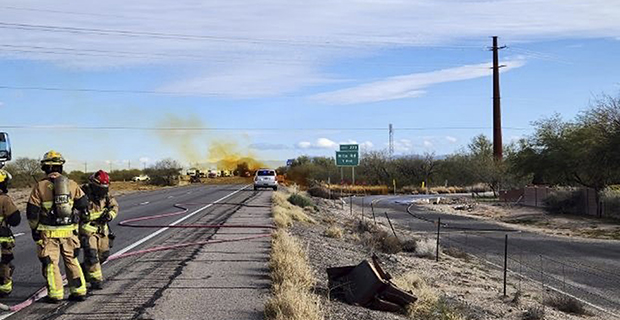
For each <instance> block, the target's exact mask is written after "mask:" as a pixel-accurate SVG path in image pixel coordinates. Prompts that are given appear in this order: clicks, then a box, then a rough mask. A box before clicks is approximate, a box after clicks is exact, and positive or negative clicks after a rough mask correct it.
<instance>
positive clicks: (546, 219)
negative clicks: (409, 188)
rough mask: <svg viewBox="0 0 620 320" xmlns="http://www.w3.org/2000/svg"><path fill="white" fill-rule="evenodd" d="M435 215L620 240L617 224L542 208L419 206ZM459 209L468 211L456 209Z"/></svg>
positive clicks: (492, 204)
mask: <svg viewBox="0 0 620 320" xmlns="http://www.w3.org/2000/svg"><path fill="white" fill-rule="evenodd" d="M420 205H421V206H423V207H425V208H427V209H429V210H433V211H438V212H443V213H448V214H455V215H463V216H472V217H477V218H483V219H491V220H494V221H497V222H500V223H506V224H509V225H510V227H512V228H517V229H521V230H527V231H536V232H543V233H546V234H551V235H556V236H569V237H583V238H593V239H613V240H620V221H619V220H613V219H601V218H595V217H589V216H577V215H569V214H550V213H548V212H546V211H545V210H544V209H542V208H534V207H525V206H515V205H509V204H503V203H475V202H470V203H460V204H454V203H452V204H420ZM459 206H471V209H470V210H468V208H464V210H457V209H455V208H458V207H459Z"/></svg>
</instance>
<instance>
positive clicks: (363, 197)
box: [362, 196, 366, 221]
mask: <svg viewBox="0 0 620 320" xmlns="http://www.w3.org/2000/svg"><path fill="white" fill-rule="evenodd" d="M365 198H366V197H365V196H362V221H364V199H365Z"/></svg>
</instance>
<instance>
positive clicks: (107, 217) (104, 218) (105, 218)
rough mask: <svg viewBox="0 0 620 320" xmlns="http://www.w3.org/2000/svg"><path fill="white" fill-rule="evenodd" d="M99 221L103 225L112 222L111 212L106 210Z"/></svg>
mask: <svg viewBox="0 0 620 320" xmlns="http://www.w3.org/2000/svg"><path fill="white" fill-rule="evenodd" d="M97 221H99V222H101V223H107V222H110V221H112V215H111V214H110V210H109V209H105V210H104V211H103V213H102V214H101V216H100V217H99V219H97Z"/></svg>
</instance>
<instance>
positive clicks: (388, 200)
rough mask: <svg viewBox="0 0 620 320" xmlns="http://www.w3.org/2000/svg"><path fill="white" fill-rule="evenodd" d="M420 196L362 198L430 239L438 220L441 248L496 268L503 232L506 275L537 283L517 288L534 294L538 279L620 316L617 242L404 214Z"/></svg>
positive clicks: (418, 212)
mask: <svg viewBox="0 0 620 320" xmlns="http://www.w3.org/2000/svg"><path fill="white" fill-rule="evenodd" d="M423 197H425V196H396V197H393V196H371V197H366V198H365V201H364V202H365V208H366V210H367V211H366V212H367V213H369V214H370V206H369V203H370V201H372V200H379V199H380V201H379V202H375V205H374V207H375V213H376V214H379V215H381V216H383V214H384V212H388V214H389V216H390V218H391V219H392V220H393V221H395V222H397V223H398V224H399V225H401V226H404V227H406V228H407V229H409V230H411V231H414V232H419V233H421V234H423V235H426V236H427V237H431V238H433V239H435V238H436V233H437V225H436V224H435V223H433V222H435V221H437V220H438V219H439V218H440V219H441V224H442V229H441V230H440V242H441V245H442V247H444V248H446V247H456V248H459V249H461V250H463V251H465V252H467V253H469V254H472V255H475V256H477V257H479V258H482V259H485V260H487V261H489V262H490V263H492V264H493V265H494V266H495V267H498V268H501V267H503V263H504V244H505V236H506V235H508V269H509V270H511V271H513V272H514V273H510V274H509V278H510V281H511V282H512V283H513V284H516V285H517V286H518V285H519V281H518V280H519V276H518V275H522V276H524V277H528V278H530V279H532V280H533V281H534V283H537V287H528V288H523V291H525V292H526V293H527V291H529V292H530V293H532V290H535V291H538V293H539V292H540V290H541V288H542V285H541V280H542V281H544V284H545V286H550V287H553V288H555V289H557V290H560V291H563V292H566V293H568V294H571V295H573V296H575V297H577V298H579V299H582V300H583V301H585V302H586V303H590V304H592V306H593V307H595V308H601V309H604V310H606V311H610V312H611V313H613V314H614V315H615V316H616V317H617V318H620V272H619V271H618V270H620V241H614V240H594V239H580V238H571V237H558V236H550V235H545V234H541V233H536V232H525V231H518V230H515V229H510V228H506V227H505V226H502V225H500V224H498V223H494V222H493V221H489V220H481V219H475V218H469V217H465V216H457V215H451V214H443V213H438V212H434V211H428V210H425V209H423V208H421V207H419V206H415V205H411V206H410V207H409V212H407V209H408V205H407V204H408V203H411V200H412V199H413V198H423ZM435 197H436V196H435ZM353 202H354V203H355V204H357V205H361V198H354V200H353ZM429 221H430V222H429ZM498 286H501V282H498ZM513 292H514V290H513Z"/></svg>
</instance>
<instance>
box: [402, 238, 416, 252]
mask: <svg viewBox="0 0 620 320" xmlns="http://www.w3.org/2000/svg"><path fill="white" fill-rule="evenodd" d="M417 243H418V242H417V241H416V240H406V241H404V242H403V251H405V252H415V248H416V245H417Z"/></svg>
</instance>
